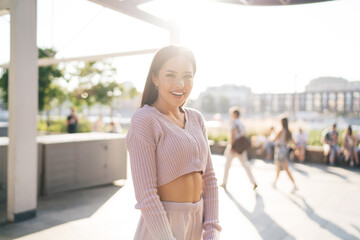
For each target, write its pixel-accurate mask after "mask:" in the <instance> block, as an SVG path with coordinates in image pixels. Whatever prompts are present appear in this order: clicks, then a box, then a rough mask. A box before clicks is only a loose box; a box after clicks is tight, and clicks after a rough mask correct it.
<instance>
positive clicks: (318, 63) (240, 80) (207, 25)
mask: <svg viewBox="0 0 360 240" xmlns="http://www.w3.org/2000/svg"><path fill="white" fill-rule="evenodd" d="M140 7H141V8H142V9H143V10H146V11H148V12H150V13H152V14H155V15H157V16H159V17H160V18H163V19H166V20H171V21H175V22H177V24H178V25H179V27H180V34H181V44H182V45H184V46H186V47H188V48H190V49H191V50H193V52H194V53H195V56H196V59H197V65H198V69H197V73H196V75H195V78H194V88H193V92H192V94H191V96H190V97H191V98H196V97H197V96H198V95H199V94H200V93H201V92H202V91H204V90H205V89H206V88H207V87H209V86H221V85H223V84H235V85H244V86H247V87H250V88H251V89H252V91H253V92H254V93H266V92H272V93H285V92H294V91H297V92H301V91H304V89H305V86H306V85H307V84H308V83H309V81H311V80H312V79H314V78H316V77H321V76H335V77H344V78H346V79H348V80H350V81H359V80H360V70H359V61H360V44H359V42H360V31H359V29H360V14H358V13H359V12H360V1H358V0H337V1H330V2H323V3H317V4H304V5H292V6H267V7H261V6H242V5H233V4H224V3H215V2H214V1H206V0H196V1H194V0H193V1H190V0H181V1H180V0H155V1H153V2H150V3H147V4H144V5H142V6H140ZM9 22H10V17H9V15H5V16H0V64H3V63H6V62H8V60H9V54H10V23H9ZM37 43H38V46H39V47H53V48H55V49H56V50H57V51H58V54H57V56H56V57H59V58H60V57H76V56H89V55H95V54H105V53H113V52H123V51H131V50H142V49H151V48H160V47H162V46H166V45H168V44H170V35H169V32H168V31H166V30H163V29H160V28H158V27H156V26H153V25H151V24H148V23H145V22H143V21H140V20H137V19H134V18H131V17H129V16H126V15H123V14H121V13H118V12H116V11H113V10H110V9H107V8H104V7H102V6H99V5H97V4H94V3H92V2H90V1H86V0H38V31H37ZM152 57H153V55H152V54H148V55H141V56H132V57H118V58H114V59H112V60H113V64H114V66H115V67H116V68H117V76H116V80H117V81H119V82H124V81H131V82H133V84H134V85H135V87H136V88H137V89H138V90H139V91H142V89H143V87H144V84H145V79H146V76H147V72H148V69H149V66H150V63H151V60H152Z"/></svg>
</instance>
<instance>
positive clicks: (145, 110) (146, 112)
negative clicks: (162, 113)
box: [131, 105, 156, 122]
mask: <svg viewBox="0 0 360 240" xmlns="http://www.w3.org/2000/svg"><path fill="white" fill-rule="evenodd" d="M155 114H156V113H155V111H154V109H153V107H150V106H148V105H145V106H143V107H140V108H138V109H137V110H136V111H135V112H134V114H133V115H132V117H131V121H132V122H133V121H137V120H142V121H151V120H153V119H154V116H155Z"/></svg>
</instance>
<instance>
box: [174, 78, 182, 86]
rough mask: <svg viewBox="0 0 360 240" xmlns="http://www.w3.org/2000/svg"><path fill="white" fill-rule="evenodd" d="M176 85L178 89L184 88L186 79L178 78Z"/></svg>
mask: <svg viewBox="0 0 360 240" xmlns="http://www.w3.org/2000/svg"><path fill="white" fill-rule="evenodd" d="M175 84H176V86H177V87H184V79H183V78H177V79H176V81H175Z"/></svg>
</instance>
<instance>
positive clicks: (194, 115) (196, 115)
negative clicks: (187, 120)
mask: <svg viewBox="0 0 360 240" xmlns="http://www.w3.org/2000/svg"><path fill="white" fill-rule="evenodd" d="M183 109H184V111H185V112H186V114H187V115H188V116H190V117H191V118H194V119H196V120H198V121H201V122H203V121H204V117H203V115H202V114H201V112H200V111H199V110H197V109H195V108H189V107H184V108H183Z"/></svg>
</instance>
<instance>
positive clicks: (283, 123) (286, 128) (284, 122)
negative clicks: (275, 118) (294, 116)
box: [281, 118, 291, 141]
mask: <svg viewBox="0 0 360 240" xmlns="http://www.w3.org/2000/svg"><path fill="white" fill-rule="evenodd" d="M281 126H282V128H283V129H282V131H285V133H286V135H285V139H286V141H289V140H290V139H291V132H290V130H289V123H288V119H287V118H282V119H281Z"/></svg>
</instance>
